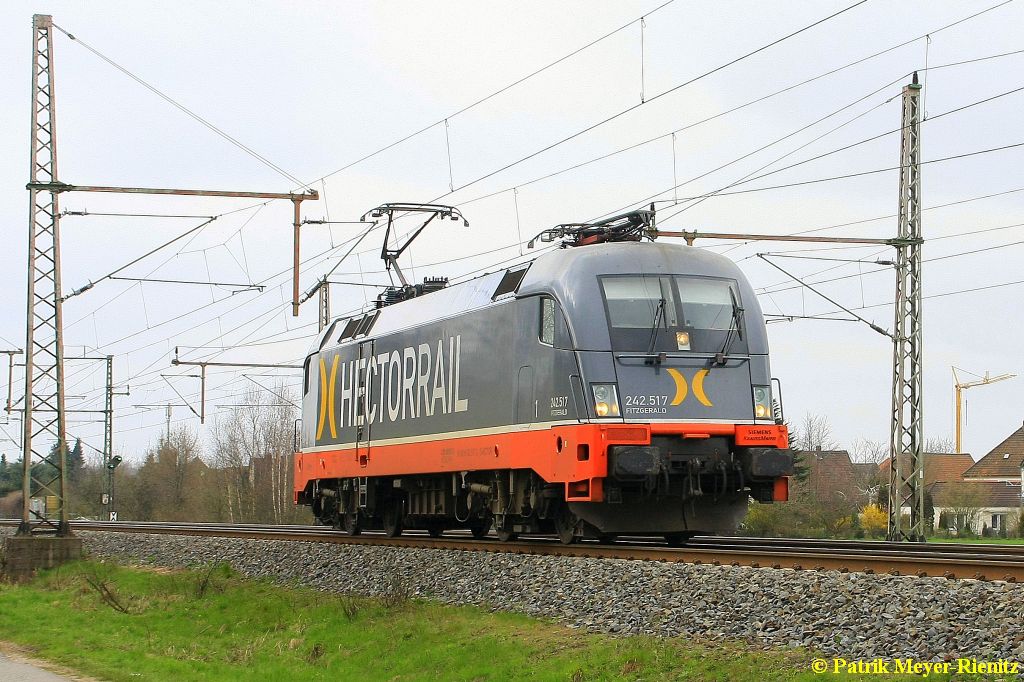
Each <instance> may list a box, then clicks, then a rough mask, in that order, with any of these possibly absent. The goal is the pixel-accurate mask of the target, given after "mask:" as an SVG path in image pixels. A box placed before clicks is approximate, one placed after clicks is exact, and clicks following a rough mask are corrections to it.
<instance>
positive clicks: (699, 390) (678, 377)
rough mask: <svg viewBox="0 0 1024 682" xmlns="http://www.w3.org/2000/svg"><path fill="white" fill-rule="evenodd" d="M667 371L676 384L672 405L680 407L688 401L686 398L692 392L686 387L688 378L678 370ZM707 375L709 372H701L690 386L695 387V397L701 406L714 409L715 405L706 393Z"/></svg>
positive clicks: (695, 375) (694, 377) (695, 376)
mask: <svg viewBox="0 0 1024 682" xmlns="http://www.w3.org/2000/svg"><path fill="white" fill-rule="evenodd" d="M667 371H668V374H669V376H670V377H672V381H674V382H675V384H676V394H675V396H674V397H673V398H672V404H673V405H679V404H681V403H682V402H683V401H684V400H686V396H687V395H688V394H689V392H690V390H689V388H688V387H687V385H686V377H684V376H683V375H682V373H681V372H680V371H679V370H677V369H669V370H667ZM707 375H708V370H706V369H702V370H699V371H698V372H697V373H696V374H694V375H693V380H692V381H691V382H690V385H691V386H692V387H693V397H695V398H696V399H697V401H698V402H699V403H700V404H701V405H703V406H704V407H714V404H713V403H712V402H711V401H710V400H708V396H707V394H706V393H705V392H704V377H706V376H707Z"/></svg>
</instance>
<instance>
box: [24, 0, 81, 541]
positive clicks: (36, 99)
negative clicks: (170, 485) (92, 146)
mask: <svg viewBox="0 0 1024 682" xmlns="http://www.w3.org/2000/svg"><path fill="white" fill-rule="evenodd" d="M52 28H53V20H52V18H51V17H50V16H49V15H43V14H36V15H35V16H33V17H32V29H33V30H32V128H31V132H30V135H31V152H30V156H31V162H30V163H31V165H30V168H29V183H28V190H29V237H28V239H29V241H28V310H27V324H26V334H25V419H24V428H25V436H24V442H23V451H22V463H23V467H24V474H23V479H22V492H23V494H24V498H25V499H24V506H23V509H22V518H21V525H20V526H19V528H18V533H19V534H21V535H27V534H33V533H39V532H56V533H57V534H58V535H68V534H70V530H69V528H68V509H67V504H65V496H64V483H65V476H64V463H65V460H66V456H65V453H66V452H67V440H66V438H65V433H64V426H65V421H64V348H63V341H64V339H63V333H62V329H61V325H62V320H61V289H60V209H59V207H58V205H57V191H56V189H54V188H53V186H54V185H55V184H57V183H58V180H57V112H56V106H55V100H54V83H53V35H52ZM33 496H45V497H46V498H47V501H48V502H49V503H50V505H51V508H50V509H47V510H46V512H45V513H40V512H39V511H37V510H34V509H33V508H32V497H33ZM53 505H55V506H56V508H53Z"/></svg>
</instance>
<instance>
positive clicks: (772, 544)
mask: <svg viewBox="0 0 1024 682" xmlns="http://www.w3.org/2000/svg"><path fill="white" fill-rule="evenodd" d="M16 524H17V521H15V520H0V525H16ZM72 527H73V529H76V530H81V531H106V532H118V533H143V534H146V533H148V534H171V535H194V536H208V537H230V538H245V539H256V540H286V541H302V542H327V543H333V544H352V545H379V546H391V547H406V548H421V549H448V550H460V551H472V552H505V553H513V554H534V555H542V556H577V557H591V558H604V559H632V560H645V561H667V562H681V563H691V564H712V565H727V566H751V567H754V568H788V569H794V570H838V571H842V572H851V571H852V572H862V573H869V574H870V573H878V574H882V573H887V574H891V575H915V576H920V577H924V576H936V577H945V578H973V579H979V580H1006V581H1009V582H1017V581H1024V546H1013V545H987V544H986V545H969V544H953V543H941V544H938V543H936V544H907V543H896V542H875V541H864V542H861V541H848V540H815V539H790V538H740V537H721V536H714V537H697V538H693V539H692V540H691V542H690V544H688V545H687V546H684V547H680V548H670V547H665V546H664V545H663V544H661V545H659V544H656V543H655V541H654V540H652V539H647V540H645V539H643V538H632V539H629V540H623V541H620V542H617V543H614V544H596V543H588V542H584V543H577V544H574V545H562V544H560V543H558V542H557V541H555V540H553V539H551V538H549V537H544V536H536V537H531V538H530V539H529V540H519V541H516V542H506V543H502V542H498V541H497V540H495V539H492V538H488V539H483V540H475V539H472V538H470V537H468V536H467V535H466V534H464V533H458V531H453V532H452V534H450V535H448V536H444V537H440V538H431V537H428V536H427V535H426V534H422V535H405V536H402V537H397V538H389V537H386V536H384V535H382V534H371V533H367V534H364V535H360V536H356V537H352V536H349V535H345V534H344V533H341V532H339V531H336V530H330V529H326V528H323V527H321V526H268V525H260V524H217V523H159V522H131V523H129V522H106V521H73V522H72Z"/></svg>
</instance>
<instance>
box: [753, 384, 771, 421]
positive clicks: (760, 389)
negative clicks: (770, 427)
mask: <svg viewBox="0 0 1024 682" xmlns="http://www.w3.org/2000/svg"><path fill="white" fill-rule="evenodd" d="M754 417H755V418H756V419H771V417H772V391H771V388H769V387H768V386H754Z"/></svg>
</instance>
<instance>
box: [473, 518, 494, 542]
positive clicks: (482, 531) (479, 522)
mask: <svg viewBox="0 0 1024 682" xmlns="http://www.w3.org/2000/svg"><path fill="white" fill-rule="evenodd" d="M490 530H491V517H489V516H485V517H483V518H476V519H473V521H472V523H470V524H469V532H470V533H472V535H473V537H474V538H475V539H477V540H480V539H481V538H485V537H487V533H488V532H489V531H490Z"/></svg>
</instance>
